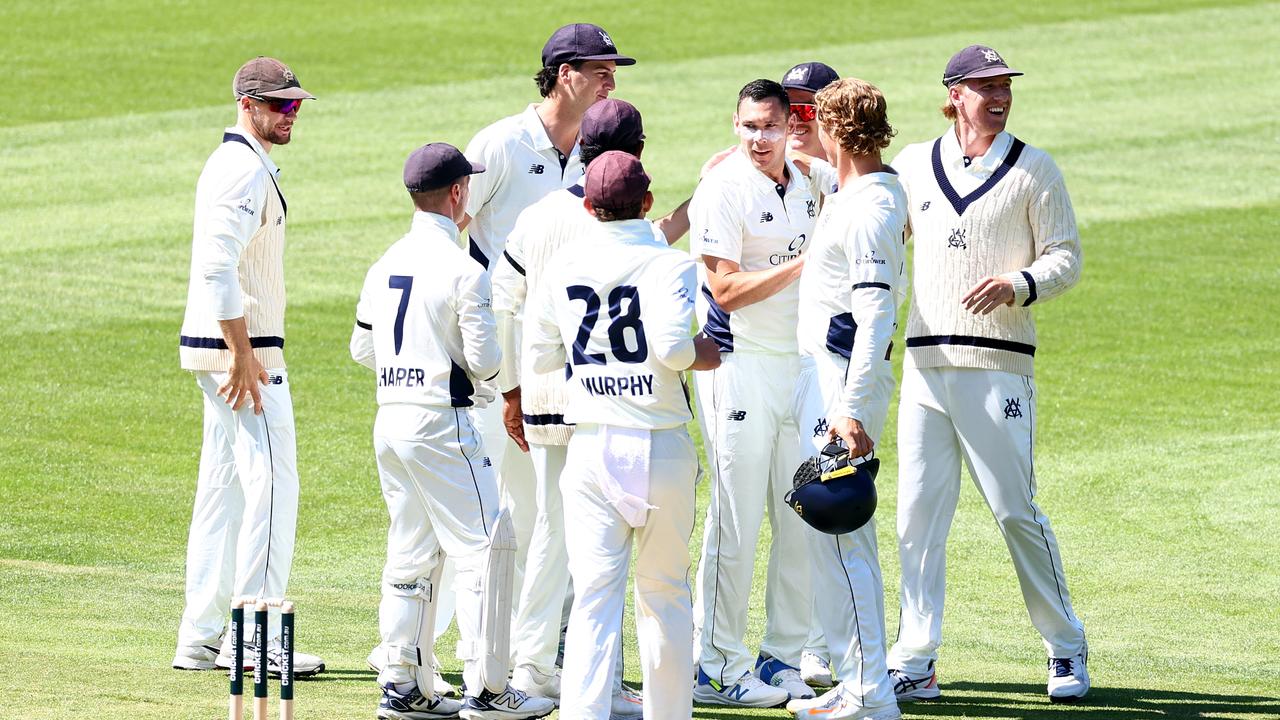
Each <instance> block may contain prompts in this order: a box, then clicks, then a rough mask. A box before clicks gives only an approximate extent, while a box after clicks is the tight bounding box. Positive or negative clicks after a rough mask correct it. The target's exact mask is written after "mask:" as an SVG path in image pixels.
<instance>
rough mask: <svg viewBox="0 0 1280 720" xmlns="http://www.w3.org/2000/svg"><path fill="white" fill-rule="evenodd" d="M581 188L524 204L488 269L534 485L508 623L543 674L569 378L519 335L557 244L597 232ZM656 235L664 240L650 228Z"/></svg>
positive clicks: (557, 567) (518, 661)
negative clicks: (525, 550)
mask: <svg viewBox="0 0 1280 720" xmlns="http://www.w3.org/2000/svg"><path fill="white" fill-rule="evenodd" d="M583 194H584V191H583V185H582V180H579V181H578V182H577V183H575V184H573V185H571V186H570V187H568V188H566V189H564V190H556V191H554V192H552V193H549V194H548V195H546V196H545V197H543V198H542V199H541V200H539V201H538V202H536V203H534V204H533V205H530V206H529V207H528V208H526V209H525V211H524V212H522V213H521V214H520V217H519V218H518V219H517V220H516V225H515V228H514V229H513V230H512V231H511V234H510V235H509V236H508V238H507V246H506V249H505V250H504V251H503V255H502V257H501V258H500V259H499V260H498V263H497V269H496V270H494V274H493V307H494V315H495V317H496V319H497V322H498V339H499V342H500V343H501V345H502V358H503V371H502V373H501V375H500V376H499V377H500V379H501V381H502V384H501V385H500V386H499V389H500V390H501V391H502V392H507V391H508V390H511V389H512V388H515V387H517V386H518V387H519V388H520V395H521V407H522V410H523V414H524V426H525V439H526V440H527V441H528V442H529V457H530V459H532V460H533V470H534V474H535V475H536V477H537V488H538V489H537V500H538V516H537V519H536V521H535V523H534V529H533V537H532V539H531V541H530V544H529V554H528V559H527V566H526V572H525V576H524V583H523V587H522V589H521V591H520V602H519V603H518V607H519V611H518V613H517V615H516V621H515V626H514V628H513V630H512V638H513V649H514V652H515V658H514V663H513V664H514V666H515V667H520V666H522V665H524V666H528V667H531V668H533V669H534V670H536V671H537V672H538V673H541V674H543V675H550V674H552V673H554V672H555V660H556V654H557V650H558V646H559V642H560V627H561V621H562V619H563V613H564V607H565V601H566V599H567V597H568V595H569V592H568V591H569V580H570V578H569V564H568V554H567V551H566V548H565V542H564V506H563V499H562V496H561V493H560V474H561V472H562V471H563V470H564V464H565V460H566V457H567V453H568V445H569V439H570V438H571V437H572V436H573V425H571V424H569V423H568V422H566V421H565V419H564V412H565V406H566V405H567V404H568V392H569V384H568V383H567V382H566V380H565V378H564V377H563V375H561V374H559V373H547V374H540V373H536V372H534V371H533V367H532V357H533V356H532V354H531V353H530V352H529V348H528V343H529V341H530V336H528V335H525V337H524V342H523V347H522V344H521V343H520V342H519V341H518V339H517V336H518V335H519V333H518V326H519V321H520V318H521V317H522V316H523V313H524V309H525V302H526V298H529V297H538V293H539V292H540V291H541V289H542V285H543V282H544V280H545V277H546V274H547V273H548V272H549V271H550V270H551V269H552V267H554V264H553V262H554V258H555V257H556V255H557V253H558V251H559V250H560V249H561V248H562V247H563V246H564V245H566V244H571V243H573V242H576V241H580V240H581V239H583V238H584V237H586V236H587V235H588V234H590V233H592V232H595V231H596V230H597V228H598V226H599V222H598V221H597V220H596V218H595V216H594V215H591V214H590V213H588V212H587V210H586V208H584V207H583ZM654 235H655V238H656V239H657V240H659V241H662V242H664V243H665V242H666V238H665V236H663V235H661V233H660V232H658V231H657V229H656V228H655V229H654ZM619 647H621V646H619ZM620 659H621V658H619V660H620ZM621 684H622V673H621V668H619V672H618V673H617V676H616V682H615V690H617V689H620V686H621Z"/></svg>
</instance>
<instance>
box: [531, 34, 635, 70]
mask: <svg viewBox="0 0 1280 720" xmlns="http://www.w3.org/2000/svg"><path fill="white" fill-rule="evenodd" d="M579 60H612V61H614V62H615V63H617V64H618V65H635V64H636V60H635V58H631V57H627V56H626V55H619V54H618V48H617V46H615V45H614V44H613V38H611V37H609V33H607V32H605V31H604V28H602V27H600V26H599V25H592V24H591V23H574V24H573V25H565V26H564V27H562V28H560V29H559V30H556V31H555V32H554V33H552V34H551V37H550V38H548V39H547V44H546V45H543V46H542V67H549V68H554V67H560V65H561V64H563V63H571V62H578V61H579Z"/></svg>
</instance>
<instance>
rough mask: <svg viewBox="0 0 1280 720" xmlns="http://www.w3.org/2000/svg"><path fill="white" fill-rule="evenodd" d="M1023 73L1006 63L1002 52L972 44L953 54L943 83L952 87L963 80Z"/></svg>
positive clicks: (943, 76) (943, 75)
mask: <svg viewBox="0 0 1280 720" xmlns="http://www.w3.org/2000/svg"><path fill="white" fill-rule="evenodd" d="M1021 74H1022V73H1020V72H1018V71H1017V70H1014V69H1013V68H1011V67H1009V66H1008V65H1006V64H1005V62H1004V58H1002V57H1000V53H998V52H996V51H995V50H992V49H991V48H989V47H987V46H986V45H970V46H969V47H967V48H965V49H963V50H961V51H960V52H958V53H956V54H955V55H952V56H951V60H950V62H948V63H947V69H946V71H945V72H943V73H942V84H943V85H946V86H947V87H951V86H952V85H955V84H956V83H958V82H960V81H961V80H971V79H973V78H988V77H1002V76H1005V75H1008V76H1014V75H1021Z"/></svg>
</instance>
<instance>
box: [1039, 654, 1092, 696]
mask: <svg viewBox="0 0 1280 720" xmlns="http://www.w3.org/2000/svg"><path fill="white" fill-rule="evenodd" d="M1088 694H1089V646H1088V645H1087V644H1086V645H1085V646H1084V647H1083V648H1082V649H1081V650H1080V652H1078V653H1076V654H1075V655H1073V656H1071V657H1065V658H1049V700H1050V701H1051V702H1056V703H1070V702H1077V701H1079V700H1082V699H1084V696H1085V695H1088Z"/></svg>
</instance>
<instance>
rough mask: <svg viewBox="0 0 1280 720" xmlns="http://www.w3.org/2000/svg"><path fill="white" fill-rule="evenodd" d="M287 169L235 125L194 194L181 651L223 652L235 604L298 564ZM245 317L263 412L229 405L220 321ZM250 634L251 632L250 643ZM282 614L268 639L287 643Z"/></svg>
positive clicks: (272, 587)
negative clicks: (222, 391)
mask: <svg viewBox="0 0 1280 720" xmlns="http://www.w3.org/2000/svg"><path fill="white" fill-rule="evenodd" d="M278 172H279V170H278V168H277V167H276V165H275V163H273V162H272V161H271V158H270V157H269V156H268V155H267V153H266V152H264V151H263V149H262V146H261V145H260V144H259V143H258V141H257V140H256V139H255V138H254V137H253V136H252V135H251V134H249V133H246V132H245V131H244V130H241V129H240V128H235V127H231V128H227V129H226V132H225V133H224V134H223V138H222V144H221V145H220V146H219V147H218V148H217V149H216V150H214V151H213V154H211V155H210V156H209V160H208V162H206V163H205V167H204V170H203V172H201V173H200V180H199V182H198V183H197V185H196V203H195V223H194V230H193V240H192V248H191V280H190V286H189V288H188V291H187V308H186V314H185V316H184V318H183V321H182V332H181V337H180V340H179V356H180V359H181V363H182V368H183V369H184V370H189V371H191V372H192V374H193V375H194V376H195V380H196V384H197V385H198V386H199V387H200V390H201V391H202V392H203V395H204V442H203V444H202V446H201V449H200V474H199V479H198V480H197V483H196V496H195V506H194V510H193V512H192V515H191V529H190V532H189V535H188V538H187V563H186V565H187V578H186V607H185V608H184V610H183V613H182V620H181V623H180V624H179V627H178V645H179V646H181V647H199V646H202V645H203V646H215V645H216V644H217V643H218V639H219V637H220V636H221V635H222V634H223V630H224V629H225V627H226V620H227V614H228V612H229V611H230V607H231V598H232V597H233V596H240V595H252V596H259V597H281V596H283V595H284V594H285V590H286V589H287V587H288V584H289V571H290V568H291V566H292V564H293V547H294V530H295V528H296V526H297V521H298V468H297V451H296V440H295V434H294V424H293V400H292V397H291V396H290V394H289V375H288V373H287V372H286V370H285V362H284V309H285V290H284V233H285V201H284V195H283V194H281V192H280V189H279V185H277V178H276V175H277V174H278ZM240 317H243V318H245V324H246V327H247V329H248V332H249V342H250V344H251V345H252V347H253V354H254V356H255V357H256V358H257V359H258V362H260V363H261V364H262V366H263V368H265V369H266V370H267V373H268V375H269V376H270V380H269V382H268V383H267V384H265V385H259V386H258V389H259V391H260V392H261V397H262V403H263V412H262V414H261V415H255V414H254V412H253V402H252V400H251V399H249V400H246V401H245V403H244V405H242V406H241V407H240V410H239V411H233V410H232V409H231V406H230V405H228V404H227V403H226V401H225V400H224V399H223V398H221V397H219V396H218V394H217V392H218V388H219V387H220V386H222V385H223V384H224V383H226V381H227V377H228V376H227V371H228V369H229V368H230V367H231V352H230V351H229V350H228V349H227V344H226V341H225V340H224V339H223V336H222V330H221V327H220V326H219V324H218V321H219V320H233V319H236V318H240ZM251 632H252V631H251V630H249V629H247V628H246V633H245V636H246V638H248V639H252V638H251V637H250V633H251ZM279 634H280V621H279V612H278V610H273V611H272V614H271V625H270V629H269V632H268V635H269V638H270V639H274V638H277V637H279Z"/></svg>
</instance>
